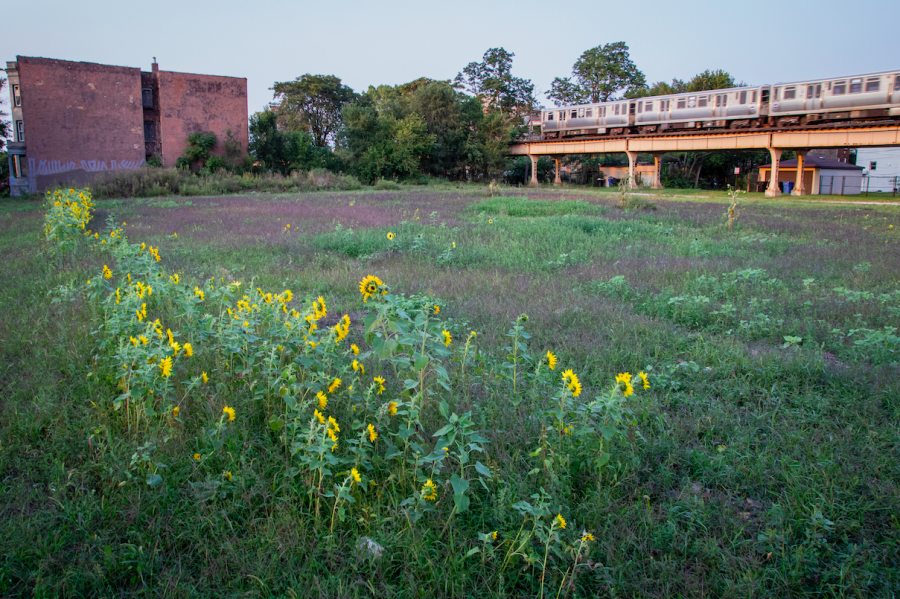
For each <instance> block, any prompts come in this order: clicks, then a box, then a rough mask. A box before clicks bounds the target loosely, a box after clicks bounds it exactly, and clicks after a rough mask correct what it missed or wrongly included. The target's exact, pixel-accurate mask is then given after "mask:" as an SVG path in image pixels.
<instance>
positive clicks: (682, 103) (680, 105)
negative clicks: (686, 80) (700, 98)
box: [675, 98, 687, 109]
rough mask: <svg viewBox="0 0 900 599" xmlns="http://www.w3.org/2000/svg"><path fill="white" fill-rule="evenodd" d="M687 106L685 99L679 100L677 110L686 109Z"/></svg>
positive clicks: (676, 104) (676, 105)
mask: <svg viewBox="0 0 900 599" xmlns="http://www.w3.org/2000/svg"><path fill="white" fill-rule="evenodd" d="M686 105H687V101H686V100H685V99H684V98H678V102H676V103H675V108H679V109H680V108H684V107H685V106H686Z"/></svg>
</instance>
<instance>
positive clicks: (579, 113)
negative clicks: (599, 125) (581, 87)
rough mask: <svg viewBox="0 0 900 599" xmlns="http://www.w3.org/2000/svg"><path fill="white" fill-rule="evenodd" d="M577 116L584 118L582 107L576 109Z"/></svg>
mask: <svg viewBox="0 0 900 599" xmlns="http://www.w3.org/2000/svg"><path fill="white" fill-rule="evenodd" d="M578 118H580V119H583V118H584V108H579V109H578Z"/></svg>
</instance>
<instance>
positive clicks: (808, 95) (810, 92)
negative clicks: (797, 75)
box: [806, 85, 815, 100]
mask: <svg viewBox="0 0 900 599" xmlns="http://www.w3.org/2000/svg"><path fill="white" fill-rule="evenodd" d="M813 89H815V86H812V85H807V86H806V99H807V100H812V97H813Z"/></svg>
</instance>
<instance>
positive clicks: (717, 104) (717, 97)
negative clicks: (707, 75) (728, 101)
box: [716, 94, 722, 106]
mask: <svg viewBox="0 0 900 599" xmlns="http://www.w3.org/2000/svg"><path fill="white" fill-rule="evenodd" d="M721 105H722V94H716V106H721Z"/></svg>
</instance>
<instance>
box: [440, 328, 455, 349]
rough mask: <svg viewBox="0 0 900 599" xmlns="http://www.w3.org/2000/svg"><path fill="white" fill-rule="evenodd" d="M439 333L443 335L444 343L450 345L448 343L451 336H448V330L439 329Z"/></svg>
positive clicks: (450, 341) (450, 340) (451, 338)
mask: <svg viewBox="0 0 900 599" xmlns="http://www.w3.org/2000/svg"><path fill="white" fill-rule="evenodd" d="M441 335H443V336H444V345H445V346H447V347H450V344H451V343H452V342H453V337H451V336H450V332H449V331H447V330H446V329H445V330H443V331H441Z"/></svg>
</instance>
